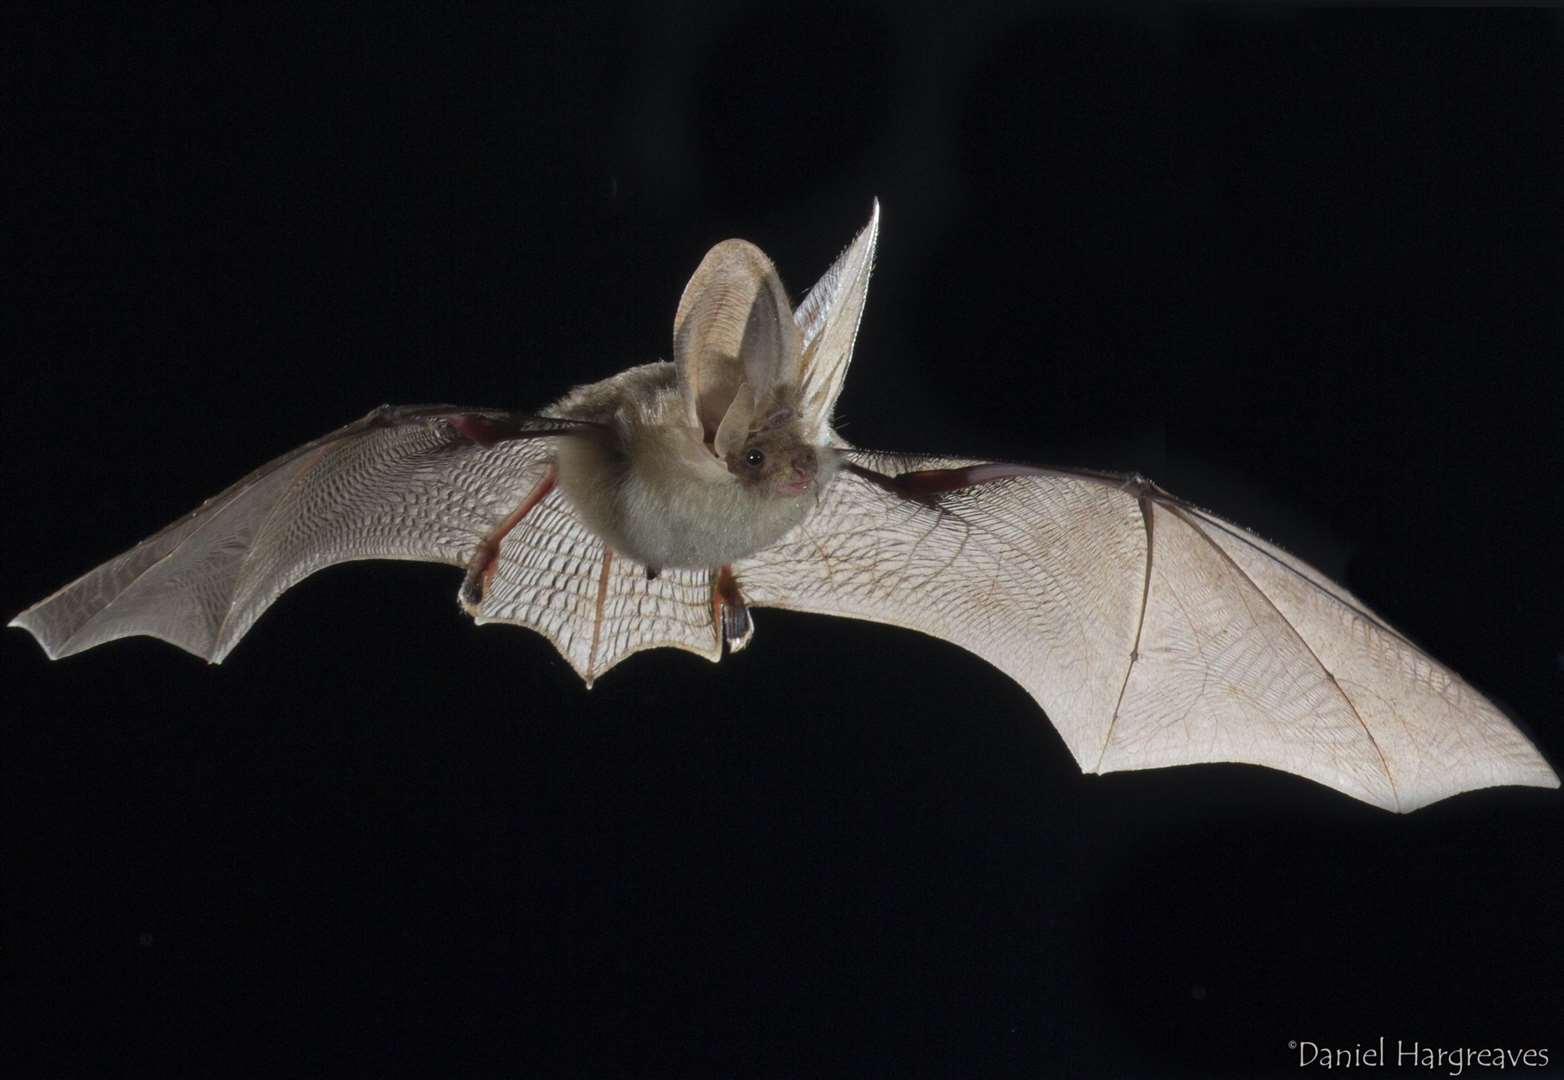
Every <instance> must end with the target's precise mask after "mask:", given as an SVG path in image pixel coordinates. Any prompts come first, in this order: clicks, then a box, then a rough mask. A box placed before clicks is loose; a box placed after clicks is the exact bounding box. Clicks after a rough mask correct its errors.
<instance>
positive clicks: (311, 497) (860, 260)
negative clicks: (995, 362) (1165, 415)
mask: <svg viewBox="0 0 1564 1080" xmlns="http://www.w3.org/2000/svg"><path fill="white" fill-rule="evenodd" d="M878 223H879V214H878V207H876V210H875V215H874V217H873V218H872V219H871V221H870V224H869V227H868V228H866V229H865V230H864V231H863V232H862V233H861V234H860V235H859V236H858V238H857V239H856V240H855V241H854V242H853V244H852V245H851V246H850V247H849V248H848V250H847V251H846V252H845V253H844V254H843V255H842V257H841V258H840V259H838V261H837V262H836V263H835V264H834V265H833V266H832V267H831V269H830V270H829V271H828V272H827V274H826V275H825V277H823V278H822V279H821V281H820V282H819V283H818V284H817V285H816V286H815V287H814V288H813V289H812V290H811V291H810V292H809V294H808V295H807V296H806V297H805V299H804V301H803V302H802V303H801V304H800V305H799V307H798V309H797V310H796V311H794V310H793V309H792V308H791V306H790V305H789V304H788V301H787V297H786V294H785V292H784V290H783V289H782V285H781V282H780V280H779V279H778V277H777V275H776V272H775V270H774V269H773V268H772V266H771V264H770V262H769V261H768V260H767V259H766V257H765V256H764V255H762V254H761V253H760V252H759V251H758V250H757V249H756V248H754V247H753V246H752V245H749V244H747V243H744V242H742V241H736V240H730V241H725V242H724V243H722V244H719V245H717V246H716V247H715V248H713V249H712V251H711V252H710V253H708V255H707V256H706V258H705V260H704V261H703V262H702V263H701V265H700V267H699V268H698V269H697V270H696V273H695V275H694V277H692V278H691V280H690V283H689V285H688V286H687V287H686V289H685V292H684V296H683V297H682V298H681V300H680V303H679V307H678V313H677V315H676V317H675V320H674V359H673V362H672V363H657V364H648V365H644V366H641V367H635V368H631V369H630V370H628V371H626V372H624V373H622V374H620V375H617V376H614V377H613V378H610V379H606V380H604V381H602V382H598V383H593V384H591V385H589V386H584V387H580V388H578V389H576V390H574V391H572V392H571V393H570V394H568V395H566V396H565V397H564V398H562V399H561V400H560V401H559V402H557V403H556V404H555V405H554V406H553V407H551V408H549V409H548V410H546V413H545V415H542V416H530V415H524V414H518V413H511V412H506V411H503V410H492V409H463V408H457V407H454V406H445V405H441V406H413V407H401V408H392V407H389V406H384V407H382V408H380V409H377V410H376V411H375V412H373V413H371V414H370V415H369V416H367V417H365V418H364V419H363V420H361V421H359V422H357V423H355V424H350V425H348V426H347V427H344V428H342V429H340V430H339V431H336V432H333V433H332V434H331V435H328V436H326V437H324V438H322V439H319V440H317V441H316V442H313V443H310V444H309V445H307V446H303V447H300V448H299V449H298V450H295V451H293V452H292V453H289V454H286V455H284V456H283V457H281V458H278V459H277V460H276V461H274V462H272V463H270V464H268V465H266V466H264V467H262V468H261V469H259V470H257V471H256V472H254V473H252V474H251V475H250V476H248V477H246V478H245V479H244V480H241V481H240V482H239V483H238V484H235V485H234V486H233V487H232V488H230V489H229V490H228V491H225V492H224V493H223V494H221V495H219V496H217V497H216V498H214V499H211V500H209V501H208V502H207V503H206V504H204V505H203V506H202V507H201V508H200V509H199V510H197V511H196V512H195V513H193V514H191V515H190V516H189V517H187V518H185V519H184V520H182V521H179V522H176V523H175V524H173V525H171V526H169V527H168V528H167V529H165V530H163V531H162V532H161V533H158V534H157V535H156V536H153V537H152V538H150V539H148V540H147V541H145V542H143V543H142V544H140V545H138V546H137V547H135V548H133V549H132V550H130V551H128V552H126V553H125V554H123V555H121V556H120V557H118V558H117V559H114V560H112V561H110V562H108V563H105V564H104V565H103V566H100V567H98V568H97V569H96V570H93V571H92V572H90V573H88V574H87V575H85V576H84V577H82V578H81V579H79V580H77V581H76V582H73V583H72V584H70V585H68V586H66V587H65V588H63V589H61V590H60V591H59V592H57V593H55V594H54V595H53V596H51V597H49V598H48V599H46V600H44V601H42V602H41V603H39V604H36V605H34V606H33V607H32V608H30V609H28V610H27V611H25V612H23V613H22V614H21V615H19V616H18V617H17V618H16V620H15V622H14V625H19V626H22V627H24V628H26V629H27V630H29V631H30V632H31V633H32V634H33V635H34V636H35V637H36V638H37V639H38V640H39V642H40V643H41V644H42V645H43V646H44V649H45V650H46V651H47V652H48V654H49V655H50V656H51V657H61V656H66V655H69V654H71V653H75V652H79V651H81V650H82V649H86V648H90V647H91V646H93V645H97V644H100V643H102V642H105V641H109V640H112V639H114V638H118V637H123V636H126V635H130V634H146V635H151V636H154V637H159V638H163V639H164V640H167V641H170V642H172V643H174V644H176V645H179V646H180V647H182V648H185V649H187V650H189V651H191V652H193V653H195V654H197V655H199V656H202V657H205V658H207V659H209V660H211V661H213V662H216V661H220V660H221V659H222V658H223V657H224V656H226V655H227V653H228V652H229V650H231V649H232V648H233V647H234V645H235V644H237V643H238V641H239V639H240V638H241V637H242V636H243V635H244V633H245V632H246V631H247V630H248V629H249V627H250V626H251V625H252V624H253V623H254V621H255V620H256V619H257V618H258V617H259V616H260V614H261V613H262V612H263V611H264V610H265V609H266V608H267V607H268V606H269V605H270V604H271V603H272V601H273V600H275V599H276V598H277V596H278V595H280V594H281V593H282V592H283V591H284V590H285V589H287V588H289V587H290V586H292V585H293V584H295V583H297V582H298V581H300V580H302V579H303V578H304V577H306V576H307V575H309V574H310V573H313V572H314V571H315V570H318V569H321V568H322V567H325V566H329V565H332V564H334V563H339V562H344V561H348V560H354V559H370V558H389V559H420V560H427V561H435V562H445V563H449V564H452V565H455V566H459V567H463V568H465V570H466V577H465V578H464V580H463V583H462V587H461V591H460V594H459V596H460V600H461V602H462V604H463V606H464V607H465V608H466V610H467V611H468V612H470V613H471V614H472V615H473V617H474V618H476V619H477V620H478V621H480V622H488V621H503V622H511V623H517V624H520V625H523V626H528V627H531V628H533V629H535V630H537V631H539V632H540V633H542V634H544V635H546V636H547V637H548V638H549V640H550V641H552V642H553V643H554V645H555V646H556V647H557V648H558V649H559V651H560V653H561V654H562V655H563V656H564V657H565V658H566V660H567V661H568V662H569V663H570V664H571V665H572V666H573V667H574V668H575V669H576V670H577V671H578V672H579V673H580V674H581V676H582V677H583V678H584V679H585V680H586V681H587V682H588V683H589V684H590V682H591V681H592V680H593V679H595V678H597V677H598V676H600V675H601V674H602V673H603V672H605V671H607V670H608V669H609V668H610V667H612V666H613V665H614V664H616V663H618V662H619V661H620V660H622V659H624V658H625V657H627V656H629V655H631V654H633V653H635V652H637V651H640V650H642V649H648V648H656V647H661V646H671V647H677V648H683V649H687V650H690V651H692V652H696V653H699V654H700V655H703V656H706V657H709V658H711V659H713V660H716V659H719V658H720V657H721V656H722V655H723V652H724V649H725V648H726V650H727V651H734V650H737V649H740V648H743V647H744V646H745V645H747V644H748V643H749V641H750V638H751V634H752V632H753V624H752V622H751V620H750V617H749V614H748V609H749V607H751V606H756V607H764V606H771V607H785V608H793V609H796V610H802V611H815V612H822V613H826V614H834V615H845V616H850V617H854V618H861V619H869V620H873V621H878V622H885V623H892V624H895V625H899V626H905V627H909V628H912V629H916V630H920V631H923V632H925V633H929V634H933V635H935V636H938V637H941V638H944V639H946V640H948V641H951V642H954V643H956V644H958V645H961V646H963V647H964V648H967V649H970V650H972V651H973V652H975V653H977V654H978V655H980V656H982V657H984V658H985V659H987V660H988V661H990V662H991V663H993V664H995V665H996V666H997V667H999V668H1000V669H1001V670H1003V671H1005V672H1006V673H1007V674H1009V675H1010V676H1012V677H1013V678H1015V679H1016V680H1017V681H1018V682H1019V683H1020V684H1021V685H1022V686H1023V687H1025V688H1026V690H1027V691H1028V692H1029V693H1030V694H1031V695H1032V696H1033V697H1034V698H1035V699H1036V700H1037V701H1038V703H1039V704H1040V705H1042V707H1043V708H1044V709H1045V710H1046V711H1047V713H1048V715H1049V718H1050V719H1051V720H1052V721H1053V722H1054V725H1055V726H1056V727H1057V728H1058V729H1059V732H1060V735H1061V736H1062V738H1063V739H1064V741H1065V743H1066V745H1067V746H1068V747H1069V749H1070V751H1071V752H1072V753H1073V754H1074V755H1075V758H1076V760H1077V762H1078V763H1079V764H1080V765H1081V767H1082V768H1083V769H1084V770H1086V771H1089V772H1108V771H1113V770H1117V769H1137V768H1151V767H1156V766H1162V765H1176V764H1186V763H1192V762H1199V761H1241V762H1251V763H1254V764H1260V765H1267V766H1271V767H1273V768H1278V769H1283V770H1286V771H1288V772H1293V773H1297V774H1299V775H1302V776H1307V777H1310V778H1311V779H1314V780H1316V781H1319V782H1321V783H1324V784H1327V785H1329V786H1331V787H1333V788H1336V789H1337V790H1340V791H1343V792H1346V793H1347V794H1349V795H1352V796H1353V797H1355V798H1359V799H1362V800H1364V801H1366V802H1371V803H1373V804H1375V805H1377V806H1382V807H1385V808H1387V809H1394V810H1402V811H1405V810H1411V809H1415V808H1416V807H1418V806H1422V805H1426V804H1427V803H1429V802H1432V801H1434V800H1436V799H1440V798H1444V797H1445V796H1448V795H1452V794H1455V793H1456V792H1459V791H1466V790H1471V789H1473V788H1481V787H1487V786H1491V785H1496V784H1526V785H1534V786H1542V787H1557V786H1558V778H1557V777H1556V776H1555V775H1554V773H1553V771H1552V769H1550V768H1549V767H1548V765H1547V763H1546V762H1545V761H1544V760H1543V759H1542V758H1541V756H1540V755H1539V754H1538V753H1537V751H1536V750H1535V748H1533V747H1532V745H1531V744H1530V743H1529V742H1528V741H1527V739H1526V738H1525V736H1524V735H1522V734H1521V733H1520V732H1519V731H1518V730H1517V729H1516V728H1515V726H1514V725H1513V724H1512V723H1510V721H1509V720H1508V719H1507V718H1506V717H1505V716H1504V715H1503V714H1502V713H1501V712H1499V710H1497V709H1496V708H1494V706H1493V705H1492V704H1491V703H1489V702H1488V701H1487V700H1486V699H1484V698H1483V696H1482V695H1481V694H1479V693H1478V692H1477V691H1475V690H1474V689H1472V687H1470V686H1469V685H1467V684H1466V683H1465V682H1464V681H1462V680H1461V679H1460V677H1459V676H1457V675H1455V674H1454V673H1453V672H1451V671H1449V670H1448V669H1446V668H1444V667H1442V666H1441V665H1440V664H1438V663H1437V662H1436V661H1434V660H1433V659H1431V658H1429V657H1428V656H1427V655H1425V654H1424V653H1423V652H1421V651H1420V650H1419V649H1418V648H1417V647H1416V646H1414V645H1412V644H1411V643H1410V642H1408V641H1407V640H1406V639H1405V638H1403V637H1402V636H1401V635H1399V634H1397V633H1396V632H1395V631H1394V630H1392V629H1391V628H1389V627H1388V626H1386V625H1385V624H1384V622H1383V621H1382V620H1380V619H1379V618H1378V617H1377V616H1375V615H1374V614H1373V613H1372V612H1370V611H1368V610H1367V608H1366V607H1365V606H1364V605H1363V604H1362V603H1361V602H1360V601H1358V600H1357V599H1356V598H1354V597H1353V596H1351V595H1350V594H1349V593H1347V592H1346V591H1345V590H1343V589H1341V588H1340V587H1339V586H1337V585H1335V584H1334V583H1332V582H1330V581H1329V580H1327V579H1326V578H1325V577H1323V576H1322V575H1321V574H1319V573H1318V572H1317V571H1315V570H1313V569H1312V568H1311V567H1309V566H1307V565H1305V564H1303V563H1301V562H1299V561H1298V560H1296V559H1294V558H1292V557H1291V556H1290V555H1288V554H1286V553H1285V552H1282V551H1280V550H1279V549H1277V548H1275V547H1272V546H1271V545H1269V544H1266V543H1265V542H1264V541H1262V540H1259V539H1258V538H1256V537H1254V536H1252V535H1250V534H1248V533H1246V532H1244V531H1243V530H1242V529H1239V528H1238V527H1236V526H1234V525H1232V524H1230V523H1228V522H1225V521H1223V520H1222V519H1220V518H1217V517H1215V516H1214V515H1211V514H1209V513H1207V512H1205V511H1202V510H1199V509H1197V508H1195V507H1193V506H1191V505H1189V504H1187V503H1184V502H1182V501H1180V500H1178V499H1176V498H1174V497H1173V496H1171V495H1169V494H1168V493H1166V492H1164V491H1162V490H1161V489H1160V488H1158V487H1156V486H1155V485H1154V484H1151V483H1149V482H1147V481H1145V480H1143V479H1142V478H1139V477H1122V476H1110V475H1105V474H1099V473H1092V472H1086V471H1081V470H1061V469H1045V468H1038V467H1033V466H1025V465H1012V464H1004V463H994V462H982V461H971V460H963V459H950V458H935V457H929V456H926V455H898V454H885V453H877V452H872V451H864V450H858V449H854V448H852V447H850V446H848V445H847V444H846V443H845V442H843V440H842V439H841V438H840V437H839V436H838V435H837V434H836V432H835V431H834V430H833V429H832V427H831V417H832V411H833V408H834V405H835V402H836V399H837V395H838V394H839V393H840V392H841V388H842V383H843V379H844V377H845V375H846V371H847V366H848V362H849V360H850V359H851V355H852V349H853V343H854V339H855V337H856V333H857V326H858V320H859V316H860V314H861V313H862V310H863V304H864V299H865V296H866V294H867V289H868V280H869V271H870V268H871V265H872V262H873V255H874V247H875V242H876V239H877V236H878Z"/></svg>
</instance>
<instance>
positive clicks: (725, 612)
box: [711, 566, 755, 653]
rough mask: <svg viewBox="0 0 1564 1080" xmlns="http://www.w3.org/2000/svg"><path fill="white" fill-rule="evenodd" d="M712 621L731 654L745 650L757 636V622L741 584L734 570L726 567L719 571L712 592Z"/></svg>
mask: <svg viewBox="0 0 1564 1080" xmlns="http://www.w3.org/2000/svg"><path fill="white" fill-rule="evenodd" d="M711 609H712V610H711V614H712V621H713V622H715V623H716V625H717V628H718V629H719V631H720V632H721V634H722V640H723V641H724V642H725V643H726V644H727V646H728V651H729V652H730V653H736V652H740V651H742V650H743V648H744V647H745V646H746V645H748V644H749V639H750V638H751V637H753V636H754V634H755V620H754V619H752V618H750V615H749V605H748V604H746V603H745V602H744V594H743V593H741V592H739V583H738V581H737V580H736V579H735V578H734V576H733V568H732V567H731V566H724V567H723V568H722V569H721V570H718V571H717V578H716V580H715V581H714V582H713V583H712V590H711Z"/></svg>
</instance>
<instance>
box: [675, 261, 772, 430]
mask: <svg viewBox="0 0 1564 1080" xmlns="http://www.w3.org/2000/svg"><path fill="white" fill-rule="evenodd" d="M801 346H802V342H801V339H800V335H799V330H798V327H797V325H796V324H795V323H794V321H793V318H792V316H791V315H790V314H789V304H788V301H787V293H786V292H785V291H784V290H783V288H782V279H781V278H779V277H777V271H776V267H774V266H772V264H771V260H770V259H768V258H766V256H765V255H764V254H763V253H762V252H761V250H760V249H759V248H757V247H756V246H755V245H754V244H751V243H749V242H748V241H745V240H724V241H723V242H722V243H720V244H718V245H717V246H716V247H714V248H712V249H711V250H710V251H708V252H707V253H706V257H705V258H704V259H702V260H701V264H700V266H698V267H696V269H695V273H694V275H693V276H691V278H690V282H689V284H688V285H686V286H685V287H684V295H683V296H681V297H680V298H679V310H678V313H677V314H676V315H675V316H674V319H673V359H674V363H675V364H677V365H678V368H679V385H680V388H681V390H682V391H683V393H684V400H685V404H686V407H687V409H688V414H689V422H690V424H691V426H697V425H698V426H699V427H700V428H701V430H702V432H703V433H704V435H705V436H706V438H708V439H710V438H714V437H715V435H716V432H717V430H718V428H719V427H731V425H730V424H725V423H724V421H725V420H727V419H728V416H729V414H730V412H732V411H733V410H734V409H735V408H737V407H739V406H740V405H741V404H742V403H741V401H740V399H741V398H744V397H748V398H749V399H750V400H749V402H748V404H747V406H746V407H747V408H748V409H749V410H750V411H751V412H752V411H753V408H754V402H755V401H756V400H759V399H760V398H762V397H764V396H765V395H766V394H767V393H768V392H769V391H770V390H771V389H772V388H773V387H775V386H776V385H777V384H779V383H785V382H796V381H797V379H798V375H799V370H800V367H799V361H798V357H799V351H800V349H801ZM741 389H745V393H743V394H741V393H740V390H741ZM737 421H738V417H737V415H735V416H734V417H733V422H734V423H737ZM747 431H748V419H747V417H746V418H745V420H744V427H743V429H742V430H741V434H743V433H746V432H747Z"/></svg>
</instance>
